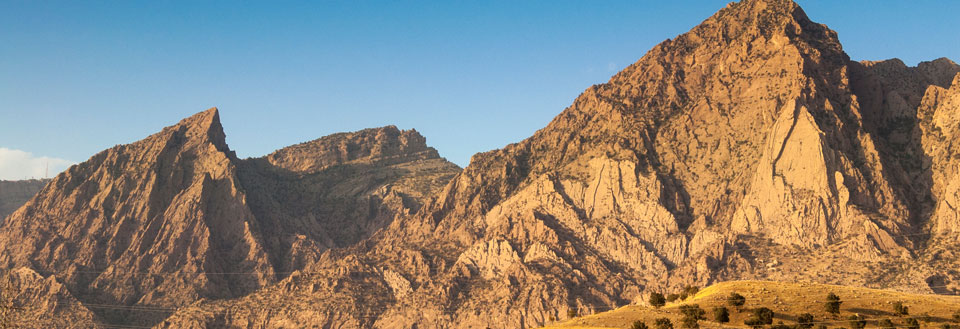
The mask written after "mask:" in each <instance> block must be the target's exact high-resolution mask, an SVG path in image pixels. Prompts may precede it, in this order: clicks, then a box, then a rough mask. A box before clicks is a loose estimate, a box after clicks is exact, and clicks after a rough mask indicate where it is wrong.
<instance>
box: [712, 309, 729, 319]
mask: <svg viewBox="0 0 960 329" xmlns="http://www.w3.org/2000/svg"><path fill="white" fill-rule="evenodd" d="M713 321H717V322H720V323H727V322H730V311H729V310H727V308H726V307H723V306H718V307H715V308H713Z"/></svg>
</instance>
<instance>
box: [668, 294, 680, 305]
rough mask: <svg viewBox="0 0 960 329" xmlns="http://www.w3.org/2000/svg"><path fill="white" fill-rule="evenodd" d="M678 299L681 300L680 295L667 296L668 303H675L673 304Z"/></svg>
mask: <svg viewBox="0 0 960 329" xmlns="http://www.w3.org/2000/svg"><path fill="white" fill-rule="evenodd" d="M678 299H680V295H678V294H675V293H669V294H667V302H669V303H673V302H675V301H677V300H678Z"/></svg>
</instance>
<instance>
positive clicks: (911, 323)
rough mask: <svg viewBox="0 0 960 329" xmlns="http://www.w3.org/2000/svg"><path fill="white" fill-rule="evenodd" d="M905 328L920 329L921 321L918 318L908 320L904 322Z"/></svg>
mask: <svg viewBox="0 0 960 329" xmlns="http://www.w3.org/2000/svg"><path fill="white" fill-rule="evenodd" d="M903 324H904V328H907V329H920V321H918V320H917V319H916V318H907V319H906V320H904V321H903Z"/></svg>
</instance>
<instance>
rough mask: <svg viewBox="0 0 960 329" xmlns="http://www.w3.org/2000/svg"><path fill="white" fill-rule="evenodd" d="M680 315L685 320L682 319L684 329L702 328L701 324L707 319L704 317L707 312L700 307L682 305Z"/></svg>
mask: <svg viewBox="0 0 960 329" xmlns="http://www.w3.org/2000/svg"><path fill="white" fill-rule="evenodd" d="M680 314H683V318H682V319H681V323H682V324H683V328H687V329H696V328H700V324H699V322H700V320H703V319H705V317H704V315H705V314H706V312H705V311H704V310H703V309H702V308H700V305H697V304H685V305H680Z"/></svg>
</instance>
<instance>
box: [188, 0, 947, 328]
mask: <svg viewBox="0 0 960 329" xmlns="http://www.w3.org/2000/svg"><path fill="white" fill-rule="evenodd" d="M890 63H894V64H895V63H896V61H891V62H890ZM887 66H890V65H889V64H885V63H870V62H864V63H857V62H852V61H850V59H849V58H848V56H847V55H846V54H845V53H844V52H843V50H842V47H841V45H840V43H839V41H838V40H837V36H836V33H835V32H833V31H831V30H830V29H828V28H827V27H826V26H823V25H821V24H817V23H814V22H812V21H811V20H810V19H809V18H808V17H807V16H806V15H805V14H804V12H803V11H802V9H800V8H799V6H797V5H796V4H795V3H793V2H791V1H785V0H745V1H742V2H740V3H736V4H731V5H730V6H728V7H727V8H725V9H722V10H721V11H720V12H718V13H717V14H715V15H714V16H712V17H710V18H708V19H707V20H706V21H704V22H703V23H702V24H701V25H700V26H698V27H695V28H693V29H692V30H691V31H690V32H688V33H685V34H683V35H681V36H679V37H677V38H675V39H672V40H667V41H665V42H663V43H661V44H660V45H657V46H656V47H654V48H653V49H652V50H651V51H650V52H649V53H647V54H646V55H645V56H644V57H643V58H641V59H640V60H639V61H638V62H637V63H635V64H633V65H631V66H630V67H628V68H626V69H625V70H624V71H622V72H620V73H618V74H617V75H615V76H614V77H613V78H611V80H610V81H609V82H607V83H605V84H601V85H596V86H593V87H591V88H588V89H587V90H586V91H585V92H584V93H583V94H582V95H580V96H579V97H578V98H577V99H576V100H575V101H574V103H573V105H571V106H570V107H569V108H567V109H565V110H564V111H563V112H562V113H560V114H559V115H558V116H557V117H556V118H555V119H554V120H553V121H552V122H551V123H550V124H549V125H548V126H547V127H545V128H543V129H541V130H540V131H538V132H536V133H535V134H534V135H533V136H531V137H530V138H528V139H526V140H523V141H521V142H519V143H516V144H511V145H508V146H506V147H504V148H503V149H500V150H494V151H490V152H485V153H481V154H477V155H475V156H474V157H473V158H472V159H471V162H470V165H469V166H468V167H467V168H465V169H464V171H463V172H461V173H460V174H458V175H457V176H456V177H454V178H453V179H452V181H451V182H450V183H449V184H448V185H447V186H446V187H444V188H443V190H442V191H441V192H440V193H439V194H438V195H437V197H436V199H434V200H433V201H431V202H429V203H427V204H426V205H425V206H424V207H423V208H422V209H421V210H420V211H419V212H417V213H416V214H414V215H413V216H410V217H406V218H403V219H402V220H396V221H393V222H392V223H391V224H390V225H389V226H386V227H385V228H384V229H382V230H380V231H378V232H377V233H376V234H373V235H372V236H371V238H370V239H369V240H368V242H367V243H365V244H363V245H362V246H354V247H350V248H345V249H341V250H339V251H337V253H334V254H328V255H335V254H340V255H349V256H343V257H351V258H350V259H354V260H355V261H357V262H359V263H361V264H365V265H364V266H366V267H367V268H368V269H366V270H364V269H362V268H363V267H362V266H361V267H355V268H358V269H359V270H360V271H361V273H363V274H359V273H352V274H350V275H351V276H357V277H364V278H376V279H375V280H372V281H369V282H372V283H370V286H369V287H370V288H369V289H371V291H376V292H377V293H376V294H372V293H371V294H361V295H360V296H352V297H348V296H347V295H346V294H345V293H344V292H343V291H317V292H315V293H313V294H312V295H311V298H319V297H317V296H318V295H319V296H326V299H329V300H342V301H343V302H342V304H337V305H341V306H342V305H360V304H362V303H364V302H366V301H369V300H370V299H371V298H375V299H376V300H377V302H376V303H375V304H376V305H381V306H382V307H381V308H382V309H381V310H379V311H375V312H374V315H372V318H373V320H371V321H373V322H372V323H361V322H358V321H357V319H356V318H348V317H344V316H343V315H340V314H331V315H323V316H314V317H312V318H310V319H309V320H308V319H299V320H293V319H291V318H290V317H286V316H284V317H282V318H283V319H285V320H284V321H292V322H286V323H290V324H291V325H294V326H305V325H310V323H336V324H337V325H340V326H344V327H358V326H359V327H368V326H369V327H377V328H409V327H414V326H423V327H437V328H466V327H471V326H488V327H531V326H538V325H541V324H544V323H547V322H550V321H552V320H553V319H560V318H562V317H564V316H565V314H566V313H567V311H568V310H569V309H573V310H575V311H578V312H581V313H582V312H590V311H596V310H605V309H609V308H612V307H616V306H618V305H622V304H625V303H630V302H635V301H638V300H640V299H641V298H640V296H642V295H643V293H644V292H647V291H656V290H668V289H678V288H679V287H681V286H684V285H689V284H706V283H709V282H715V281H720V280H726V279H738V278H751V279H752V278H776V279H780V280H817V281H822V282H827V283H840V284H853V285H888V286H896V287H899V288H901V289H905V290H914V291H929V290H930V288H929V287H928V286H929V284H926V283H924V280H927V281H930V280H934V279H929V278H931V277H929V276H927V275H928V274H929V273H934V272H937V273H939V272H944V271H946V270H945V269H942V268H931V267H927V268H925V269H923V270H918V271H919V272H916V273H913V274H904V275H901V273H905V272H908V271H906V270H905V271H903V272H901V273H896V272H895V271H894V272H882V271H881V272H876V273H860V272H856V271H848V270H838V269H852V268H860V267H869V266H886V267H891V268H905V267H909V266H910V265H905V264H919V263H922V262H924V261H925V260H923V259H921V258H917V257H915V255H917V253H918V251H919V250H920V249H918V248H923V247H922V245H923V241H922V240H919V239H916V238H914V237H916V236H920V235H922V234H923V233H924V232H925V230H926V229H927V224H926V220H924V219H923V218H924V215H923V214H921V213H922V212H923V211H922V206H921V204H922V202H919V201H917V200H918V199H917V198H916V194H915V193H914V192H913V190H912V189H914V187H912V185H910V184H909V183H908V180H909V178H910V177H912V175H915V171H911V170H913V169H909V170H908V169H906V168H907V167H908V166H907V165H906V163H908V162H910V161H912V160H909V159H903V157H905V153H902V152H900V150H901V149H902V148H901V147H900V145H901V144H902V145H912V144H911V143H916V144H917V145H927V144H929V143H926V142H923V141H922V140H920V138H919V136H921V135H922V133H920V131H921V130H923V129H925V128H922V127H918V128H917V129H918V130H917V131H916V132H909V133H906V134H905V133H903V132H902V129H900V128H898V129H893V127H894V126H896V125H897V122H898V120H900V119H898V118H900V117H904V116H906V117H916V116H917V115H918V113H919V112H918V106H920V104H921V99H920V98H921V96H922V95H923V93H925V92H926V90H927V88H928V87H929V88H935V87H931V86H934V85H936V86H941V87H942V86H944V85H945V84H948V83H949V81H946V82H945V81H944V79H945V77H946V76H947V75H948V74H946V73H944V72H947V73H949V72H950V70H954V71H953V72H956V71H955V70H957V66H956V64H954V63H952V62H950V61H949V60H943V59H942V60H937V61H934V62H929V63H922V64H921V65H919V66H918V67H917V68H908V67H906V66H902V67H893V68H892V69H887V68H885V67H887ZM893 66H896V65H893ZM891 72H893V73H891ZM904 77H910V78H909V79H907V78H904ZM951 77H952V75H951ZM926 93H928V94H929V93H930V92H926ZM917 94H919V96H916V97H914V96H912V95H917ZM938 95H939V94H938ZM878 97H879V99H880V100H878ZM946 97H947V96H944V95H940V96H930V98H931V100H930V101H925V104H928V107H929V108H938V107H941V106H942V105H939V104H941V103H944V104H946V103H947V102H946V101H944V99H946ZM934 98H935V99H938V100H937V101H934V100H932V99H934ZM898 99H899V100H898ZM921 112H923V111H921ZM927 112H931V113H932V112H937V110H928V111H927ZM946 112H948V111H945V112H944V113H946ZM924 113H925V112H924ZM941 115H943V114H941ZM907 130H908V131H909V130H911V129H907ZM927 130H929V129H927ZM927 130H923V131H927ZM896 143H900V144H896ZM326 149H332V147H326ZM339 149H340V150H341V152H340V153H339V154H340V155H339V158H350V156H349V155H348V154H350V152H347V151H342V150H344V149H349V148H345V147H341V148H339ZM917 149H918V150H924V148H923V147H919V146H918V148H917ZM367 152H368V151H359V150H358V151H356V153H357V154H360V155H363V154H366V153H367ZM918 154H919V153H918ZM339 158H336V159H339ZM327 161H330V162H334V163H335V162H336V161H334V160H325V161H314V162H312V163H309V164H303V163H300V162H297V165H295V166H296V167H297V168H301V167H307V168H309V167H312V166H317V165H315V164H314V163H321V164H322V165H325V163H327ZM322 165H321V166H322ZM911 168H912V167H911ZM945 181H948V180H945ZM930 186H933V185H930ZM943 189H944V190H949V188H948V187H946V186H945V187H943ZM938 191H939V190H938ZM934 194H936V195H938V196H939V195H941V194H942V193H941V192H935V193H934ZM944 209H949V208H944ZM947 212H948V215H949V210H948V211H947ZM947 218H949V216H948V217H947ZM947 220H948V221H949V220H950V219H947ZM951 225H952V224H947V225H946V226H950V227H954V226H951ZM954 254H955V253H954ZM943 255H947V254H946V253H944V254H943ZM950 255H953V254H950ZM331 257H334V256H331ZM944 257H946V256H944ZM334 258H336V257H334ZM927 261H928V260H927ZM317 272H319V273H321V274H315V275H319V276H321V277H330V276H333V277H336V274H334V273H333V272H331V271H329V270H322V269H318V270H317ZM925 273H927V274H925ZM936 278H940V277H936ZM936 278H935V279H936ZM944 278H945V280H947V279H949V277H944ZM328 280H332V279H328ZM930 282H932V281H930ZM289 284H291V285H290V286H287V285H285V286H284V288H282V289H281V290H280V291H275V292H258V293H257V294H254V296H256V297H250V298H252V299H256V300H261V299H264V300H266V299H271V298H274V299H275V298H277V297H271V296H274V294H280V295H281V296H283V295H291V294H293V295H296V294H297V291H302V290H303V289H305V288H304V287H305V286H306V287H310V286H315V285H316V284H317V282H316V281H311V280H294V281H290V282H289ZM384 291H386V292H387V293H386V295H385V296H384V295H380V292H384ZM308 295H310V294H308ZM320 299H323V298H320ZM384 299H386V301H385V300H384ZM215 305H221V304H211V305H210V307H220V308H221V309H224V310H225V309H234V308H235V309H242V310H243V311H242V312H244V314H248V313H249V314H256V316H255V318H257V319H261V320H260V321H261V323H263V322H262V321H268V320H269V319H271V316H270V314H269V312H266V311H261V310H258V309H257V308H255V307H254V306H253V305H255V303H250V302H246V301H241V302H237V303H234V304H231V306H230V307H229V308H227V307H225V306H222V305H221V306H215ZM271 305H274V307H276V309H272V311H271V312H279V313H284V314H286V313H288V312H293V311H294V310H296V309H297V308H298V307H300V306H292V305H285V304H283V303H274V304H271ZM327 306H328V307H332V305H329V304H327ZM206 308H207V306H204V305H199V306H196V307H195V308H193V309H191V310H189V311H183V312H181V313H180V314H182V315H187V314H193V315H194V317H193V319H194V320H191V321H198V320H196V319H197V318H198V317H197V316H196V315H197V314H202V312H201V311H199V310H203V309H206ZM278 310H279V311H278ZM236 312H239V311H235V310H234V311H220V312H219V313H218V312H212V313H209V314H206V315H202V316H199V318H200V319H204V320H202V321H200V323H212V322H211V321H221V320H223V319H227V318H229V317H228V316H227V315H228V314H234V313H236ZM337 319H341V320H337ZM170 321H171V322H170V323H169V325H171V326H175V324H176V323H178V322H176V321H174V320H170ZM223 321H224V322H223V323H226V324H227V326H241V327H242V326H246V325H247V324H248V323H249V322H247V321H246V320H243V321H234V320H223ZM311 321H314V322H311ZM330 321H333V322H330ZM217 323H220V322H217Z"/></svg>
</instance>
